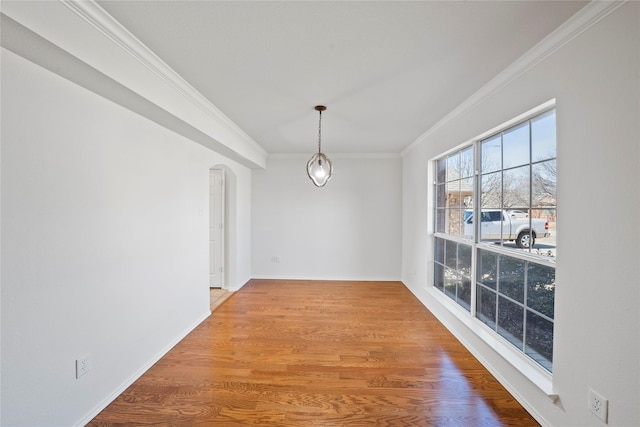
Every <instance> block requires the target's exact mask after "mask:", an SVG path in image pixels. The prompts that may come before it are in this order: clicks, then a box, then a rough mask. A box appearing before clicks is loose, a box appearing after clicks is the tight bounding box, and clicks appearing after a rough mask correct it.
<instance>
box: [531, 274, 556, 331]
mask: <svg viewBox="0 0 640 427" xmlns="http://www.w3.org/2000/svg"><path fill="white" fill-rule="evenodd" d="M555 292H556V269H555V268H552V267H546V266H544V265H540V264H535V263H532V262H530V263H529V266H528V268H527V307H529V308H531V309H533V310H536V311H538V312H540V313H542V314H544V315H545V316H547V317H550V318H551V319H553V306H554V299H555ZM527 327H528V326H527Z"/></svg>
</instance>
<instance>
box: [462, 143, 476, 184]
mask: <svg viewBox="0 0 640 427" xmlns="http://www.w3.org/2000/svg"><path fill="white" fill-rule="evenodd" d="M472 176H473V147H469V148H467V149H466V150H462V152H461V153H460V178H469V177H472Z"/></svg>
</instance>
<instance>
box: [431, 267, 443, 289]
mask: <svg viewBox="0 0 640 427" xmlns="http://www.w3.org/2000/svg"><path fill="white" fill-rule="evenodd" d="M433 286H435V287H436V288H438V289H440V290H443V289H444V267H443V266H441V265H440V264H434V270H433Z"/></svg>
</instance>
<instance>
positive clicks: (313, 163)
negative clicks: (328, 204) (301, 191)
mask: <svg viewBox="0 0 640 427" xmlns="http://www.w3.org/2000/svg"><path fill="white" fill-rule="evenodd" d="M315 109H316V111H317V112H318V113H319V114H320V118H319V119H318V152H317V153H315V154H314V155H313V156H312V157H311V159H310V160H309V161H308V162H307V174H308V175H309V178H311V181H313V183H314V184H315V185H316V187H324V185H325V184H326V183H327V181H329V179H331V174H332V173H333V165H332V164H331V160H329V158H328V157H327V156H325V155H324V154H323V153H322V150H321V145H320V144H321V136H322V112H323V111H324V110H326V109H327V107H325V106H324V105H317V106H316V107H315Z"/></svg>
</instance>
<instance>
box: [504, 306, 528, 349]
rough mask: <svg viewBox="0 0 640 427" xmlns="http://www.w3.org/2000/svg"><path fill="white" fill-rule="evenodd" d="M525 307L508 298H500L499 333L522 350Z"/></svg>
mask: <svg viewBox="0 0 640 427" xmlns="http://www.w3.org/2000/svg"><path fill="white" fill-rule="evenodd" d="M523 326H524V308H523V307H522V306H520V305H518V304H516V303H514V302H511V301H509V300H508V299H506V298H503V297H499V298H498V333H499V334H500V335H502V336H503V337H504V338H506V339H507V341H509V342H510V343H511V344H513V345H515V346H516V347H518V348H519V349H520V350H522V343H523V341H522V330H523Z"/></svg>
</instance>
